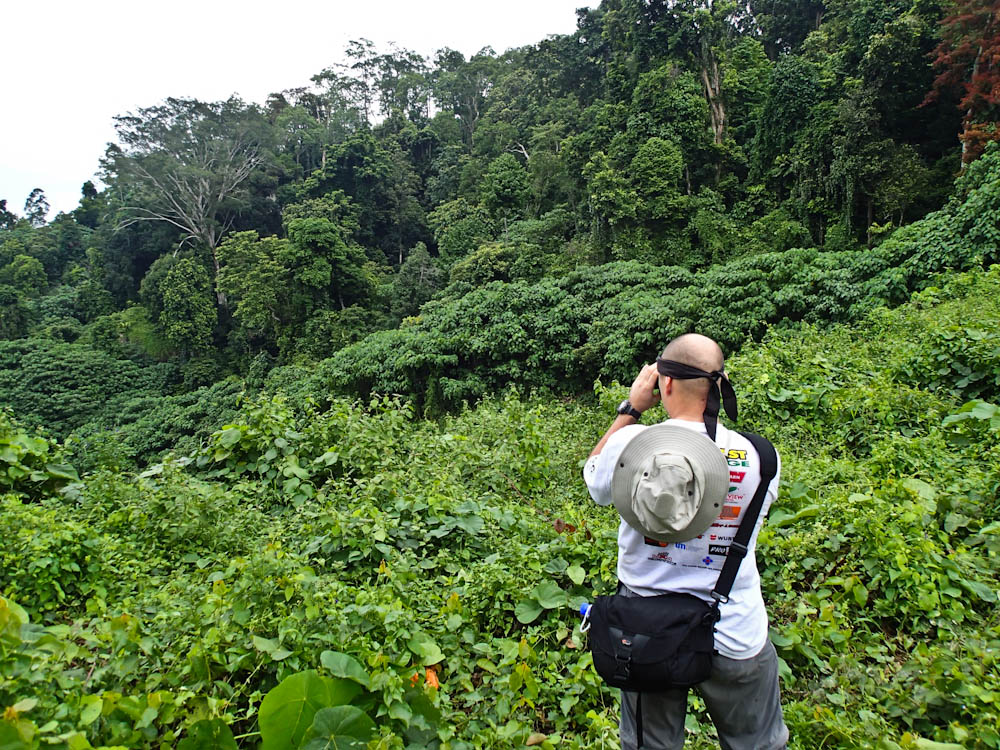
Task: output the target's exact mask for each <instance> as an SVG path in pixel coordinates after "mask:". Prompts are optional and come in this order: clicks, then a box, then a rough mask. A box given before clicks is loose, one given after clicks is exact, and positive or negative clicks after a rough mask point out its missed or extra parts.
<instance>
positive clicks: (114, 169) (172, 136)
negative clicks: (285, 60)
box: [103, 97, 264, 305]
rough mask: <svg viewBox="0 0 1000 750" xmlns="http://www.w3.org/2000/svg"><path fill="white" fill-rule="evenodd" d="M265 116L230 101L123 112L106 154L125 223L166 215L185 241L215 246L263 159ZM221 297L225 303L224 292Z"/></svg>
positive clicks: (172, 102) (170, 103)
mask: <svg viewBox="0 0 1000 750" xmlns="http://www.w3.org/2000/svg"><path fill="white" fill-rule="evenodd" d="M262 124H263V120H262V118H261V116H260V113H259V112H258V111H257V109H256V107H255V106H253V105H249V106H248V105H246V104H244V103H243V102H242V101H241V100H240V99H238V98H236V97H232V98H230V99H228V100H227V101H225V102H214V103H205V102H200V101H197V100H195V99H167V100H166V101H165V102H164V103H163V104H160V105H156V106H154V107H148V108H145V109H140V110H139V111H138V112H137V113H136V114H127V115H122V116H119V117H115V130H116V131H117V133H118V139H119V140H120V141H121V146H119V145H117V144H111V145H109V146H108V149H107V152H106V154H105V157H104V160H103V167H104V170H105V173H106V179H107V180H108V181H109V182H110V183H113V184H114V185H115V186H117V187H118V189H119V190H120V191H121V192H122V193H123V194H124V202H125V205H124V206H123V210H122V214H123V215H122V218H121V220H120V221H119V223H118V226H119V228H122V227H127V226H129V225H132V224H135V223H136V222H143V221H154V222H165V223H167V224H170V225H172V226H174V227H176V228H177V229H179V230H180V231H181V234H182V241H187V240H191V241H194V242H196V243H200V244H201V245H203V246H204V247H205V248H207V249H208V251H209V252H210V253H211V256H212V262H213V264H214V268H215V272H216V273H218V270H219V261H218V258H217V257H216V248H217V247H218V245H219V242H220V241H221V239H222V237H223V235H224V234H225V233H226V231H228V230H229V228H230V227H231V226H232V224H233V222H234V220H235V219H236V215H237V213H238V212H239V211H240V210H241V208H243V207H244V206H245V199H246V192H247V190H246V183H247V179H248V178H249V177H250V175H251V174H252V173H253V171H254V170H255V169H256V168H257V166H258V165H259V164H260V163H261V161H262V159H263V151H264V148H263V144H262V132H263V131H262ZM218 300H219V304H222V305H224V304H225V297H224V295H223V294H222V293H221V292H219V294H218Z"/></svg>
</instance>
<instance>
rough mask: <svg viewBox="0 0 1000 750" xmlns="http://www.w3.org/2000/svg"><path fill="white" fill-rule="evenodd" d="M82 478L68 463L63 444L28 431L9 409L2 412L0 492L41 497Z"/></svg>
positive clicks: (0, 428) (0, 426)
mask: <svg viewBox="0 0 1000 750" xmlns="http://www.w3.org/2000/svg"><path fill="white" fill-rule="evenodd" d="M78 479H79V477H78V476H77V473H76V470H75V469H74V468H73V467H72V466H70V465H69V464H67V463H65V451H64V450H63V447H62V446H60V445H58V444H56V443H53V442H52V441H50V440H48V439H46V438H45V437H42V436H40V435H38V434H32V433H31V432H28V431H26V430H24V428H22V427H21V426H20V425H19V424H18V423H17V422H15V421H14V420H13V419H12V418H11V416H10V414H9V412H8V411H7V410H6V409H5V410H3V411H0V491H4V492H11V491H12V492H17V493H22V494H24V495H26V496H28V497H30V498H39V497H43V496H45V495H47V494H51V493H52V492H55V491H56V490H59V489H61V488H62V487H64V486H65V485H66V484H67V483H68V482H72V481H77V480H78Z"/></svg>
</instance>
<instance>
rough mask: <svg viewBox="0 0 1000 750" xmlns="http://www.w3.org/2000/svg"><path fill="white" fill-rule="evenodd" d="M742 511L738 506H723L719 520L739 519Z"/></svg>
mask: <svg viewBox="0 0 1000 750" xmlns="http://www.w3.org/2000/svg"><path fill="white" fill-rule="evenodd" d="M740 510H741V509H740V506H738V505H723V506H722V512H721V513H720V514H719V518H739V516H740Z"/></svg>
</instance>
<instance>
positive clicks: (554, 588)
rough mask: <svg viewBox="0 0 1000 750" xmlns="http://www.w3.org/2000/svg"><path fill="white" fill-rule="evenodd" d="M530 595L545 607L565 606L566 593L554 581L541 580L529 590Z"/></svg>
mask: <svg viewBox="0 0 1000 750" xmlns="http://www.w3.org/2000/svg"><path fill="white" fill-rule="evenodd" d="M531 595H532V597H534V599H535V600H536V601H537V602H538V603H539V604H541V605H542V607H544V608H545V609H555V608H557V607H565V606H566V602H567V601H568V599H567V594H566V592H565V591H563V590H562V589H561V588H559V584H558V583H556V582H555V581H542V582H541V583H540V584H538V585H537V586H535V588H534V589H533V590H532V592H531Z"/></svg>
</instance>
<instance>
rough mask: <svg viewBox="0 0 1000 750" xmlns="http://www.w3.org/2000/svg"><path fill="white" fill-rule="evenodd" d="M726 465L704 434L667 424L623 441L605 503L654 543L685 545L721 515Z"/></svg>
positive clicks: (654, 426)
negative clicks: (611, 504)
mask: <svg viewBox="0 0 1000 750" xmlns="http://www.w3.org/2000/svg"><path fill="white" fill-rule="evenodd" d="M728 487H729V467H728V465H727V464H726V459H725V458H723V457H722V452H721V451H720V450H719V446H718V445H716V444H715V441H714V440H711V439H710V438H709V437H708V436H707V435H702V434H701V433H700V432H695V431H694V430H689V429H687V428H684V427H678V426H677V425H671V424H658V425H653V426H652V427H648V428H646V429H645V430H643V431H642V432H640V433H638V434H637V435H636V436H635V437H633V438H632V439H631V440H629V441H628V443H626V445H625V447H624V448H623V449H622V453H621V456H620V457H619V458H618V464H617V465H616V466H615V468H614V472H613V473H612V475H611V500H612V502H613V503H614V504H615V507H616V508H617V509H618V512H619V514H621V517H622V518H623V519H624V520H625V522H626V523H627V524H628V525H629V526H631V527H632V528H633V529H635V530H636V531H638V532H639V533H640V534H642V535H644V536H647V537H649V538H651V539H655V540H657V541H660V542H686V541H687V540H689V539H694V538H695V537H696V536H698V535H699V534H702V533H704V532H705V530H706V529H708V527H709V526H711V525H712V523H713V522H714V521H715V520H716V519H717V518H718V517H719V514H720V513H721V512H722V505H723V501H724V500H725V498H726V492H727V491H728Z"/></svg>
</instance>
